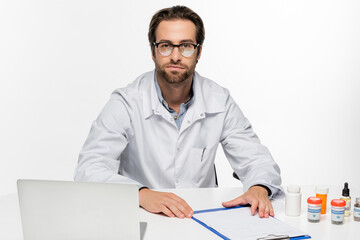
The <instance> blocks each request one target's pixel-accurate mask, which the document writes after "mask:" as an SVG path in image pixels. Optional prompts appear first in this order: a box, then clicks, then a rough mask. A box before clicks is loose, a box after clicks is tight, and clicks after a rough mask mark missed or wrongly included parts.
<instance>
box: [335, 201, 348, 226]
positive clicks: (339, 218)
mask: <svg viewBox="0 0 360 240" xmlns="http://www.w3.org/2000/svg"><path fill="white" fill-rule="evenodd" d="M345 206H346V202H345V201H344V200H342V199H334V200H332V201H331V223H333V224H342V223H343V222H344V214H345Z"/></svg>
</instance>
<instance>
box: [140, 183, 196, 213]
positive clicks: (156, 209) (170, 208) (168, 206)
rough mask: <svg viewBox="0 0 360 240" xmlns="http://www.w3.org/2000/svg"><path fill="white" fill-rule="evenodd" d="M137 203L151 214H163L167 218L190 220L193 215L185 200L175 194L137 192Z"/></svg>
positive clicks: (148, 191)
mask: <svg viewBox="0 0 360 240" xmlns="http://www.w3.org/2000/svg"><path fill="white" fill-rule="evenodd" d="M139 203H140V206H141V207H143V208H144V209H145V210H147V211H149V212H151V213H164V214H165V215H166V216H169V217H175V216H176V217H178V218H185V217H187V218H191V217H192V215H193V213H194V211H193V210H192V209H191V207H190V206H189V205H188V204H187V203H186V202H185V200H184V199H182V198H180V197H178V196H176V195H175V194H173V193H167V192H156V191H153V190H150V189H148V188H143V189H141V190H140V191H139Z"/></svg>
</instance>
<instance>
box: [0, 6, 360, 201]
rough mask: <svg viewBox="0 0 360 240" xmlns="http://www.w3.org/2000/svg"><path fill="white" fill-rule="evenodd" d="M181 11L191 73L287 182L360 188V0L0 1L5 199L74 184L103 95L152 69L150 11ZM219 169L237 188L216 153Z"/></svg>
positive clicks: (1, 189)
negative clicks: (200, 35)
mask: <svg viewBox="0 0 360 240" xmlns="http://www.w3.org/2000/svg"><path fill="white" fill-rule="evenodd" d="M176 4H184V5H187V6H189V7H190V8H192V9H193V10H195V11H196V12H197V13H198V14H199V15H200V16H201V17H202V19H203V21H204V23H205V29H206V39H205V43H204V47H203V53H202V57H201V59H200V61H199V64H198V66H197V71H198V72H199V73H200V74H202V75H203V76H206V77H208V78H210V79H213V80H215V81H216V82H218V83H219V84H220V85H222V86H224V87H226V88H228V89H229V90H230V93H231V94H232V96H233V97H234V99H235V100H236V101H237V103H238V104H239V105H240V107H241V109H242V110H243V112H244V113H245V115H246V116H247V117H248V119H249V120H250V122H251V123H252V125H253V127H254V129H255V131H256V133H257V134H258V135H259V137H260V139H261V140H262V142H263V143H264V144H265V145H266V146H268V148H269V149H270V151H271V152H272V154H273V157H274V159H275V160H276V161H277V163H278V164H279V166H280V168H281V170H282V178H283V183H284V185H288V184H300V185H318V184H327V185H342V184H343V182H344V181H348V182H349V185H350V188H351V187H357V188H359V187H360V177H359V174H360V14H359V12H360V2H359V1H356V0H354V1H349V0H339V1H334V0H330V1H329V0H328V1H319V0H303V1H293V0H276V1H270V0H262V1H259V0H252V1H239V0H236V1H221V2H220V1H168V0H167V1H118V0H106V1H99V0H98V1H94V0H91V1H89V0H64V1H54V0H52V1H48V0H42V1H41V0H32V1H25V0H19V1H12V0H2V1H0V80H1V81H0V114H1V115H0V195H5V194H8V193H12V192H15V191H16V179H18V178H35V179H58V180H72V178H73V173H74V169H75V166H76V163H77V157H78V153H79V151H80V150H81V147H82V145H83V143H84V141H85V138H86V137H87V134H88V132H89V129H90V126H91V123H92V121H93V120H94V119H95V118H96V117H97V115H98V114H99V112H100V110H101V109H102V107H103V106H104V104H105V103H106V101H107V100H108V99H109V96H110V93H111V92H112V91H113V90H114V89H116V88H118V87H124V86H126V85H127V84H128V83H130V82H132V81H133V80H134V79H135V78H136V77H137V76H138V75H140V74H142V73H143V72H145V71H149V70H152V69H153V67H154V65H153V62H152V60H151V54H150V48H149V43H148V41H147V30H148V25H149V21H150V19H151V17H152V15H153V14H154V13H155V12H156V11H157V10H159V9H161V8H164V7H169V6H172V5H176ZM216 166H217V170H218V178H219V184H220V186H222V187H226V186H236V185H239V182H238V181H236V180H234V179H233V178H232V176H231V173H232V170H231V169H230V167H229V164H228V163H227V161H226V159H225V157H224V155H223V153H222V150H221V148H219V151H218V155H217V161H216ZM339 195H340V193H339ZM354 197H355V196H354Z"/></svg>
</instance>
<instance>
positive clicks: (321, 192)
mask: <svg viewBox="0 0 360 240" xmlns="http://www.w3.org/2000/svg"><path fill="white" fill-rule="evenodd" d="M315 193H316V197H319V198H321V199H322V203H321V214H326V204H327V195H328V193H329V188H328V187H326V186H316V188H315Z"/></svg>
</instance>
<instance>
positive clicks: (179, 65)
mask: <svg viewBox="0 0 360 240" xmlns="http://www.w3.org/2000/svg"><path fill="white" fill-rule="evenodd" d="M168 66H178V67H182V68H185V69H187V66H186V65H184V64H181V63H173V62H170V63H165V64H164V65H163V67H168Z"/></svg>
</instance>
